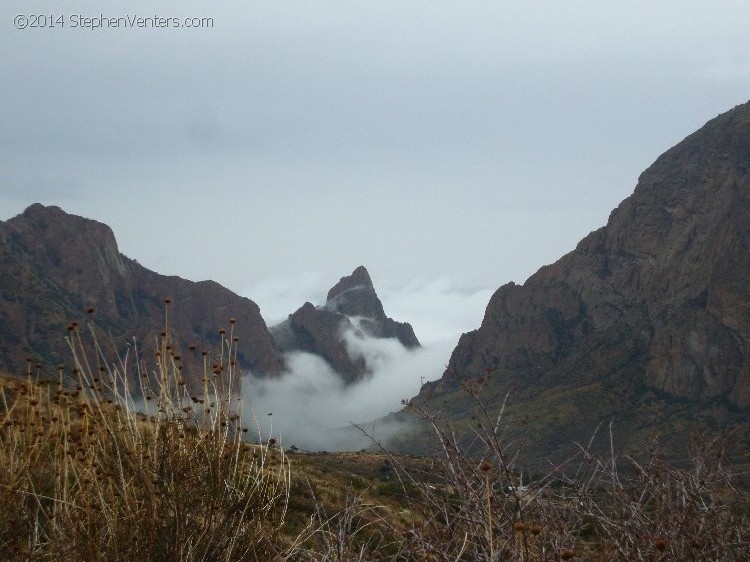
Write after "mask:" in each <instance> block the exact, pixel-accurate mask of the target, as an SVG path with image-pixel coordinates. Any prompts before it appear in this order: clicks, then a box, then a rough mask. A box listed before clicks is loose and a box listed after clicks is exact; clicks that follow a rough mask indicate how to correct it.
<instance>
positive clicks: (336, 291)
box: [271, 266, 419, 383]
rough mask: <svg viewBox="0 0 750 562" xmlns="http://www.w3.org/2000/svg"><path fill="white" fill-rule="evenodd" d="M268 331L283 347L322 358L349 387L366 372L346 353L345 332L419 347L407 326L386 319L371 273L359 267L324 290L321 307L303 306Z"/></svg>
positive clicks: (366, 368) (360, 361)
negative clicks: (328, 289)
mask: <svg viewBox="0 0 750 562" xmlns="http://www.w3.org/2000/svg"><path fill="white" fill-rule="evenodd" d="M271 332H272V334H273V336H274V338H275V339H276V341H277V343H278V344H279V346H280V347H281V348H282V349H284V350H285V351H304V352H307V353H314V354H316V355H319V356H321V357H322V358H323V359H325V360H326V361H327V362H328V364H329V365H330V366H331V367H332V368H333V369H334V370H335V371H336V372H337V373H338V374H339V375H341V377H342V378H343V379H344V381H345V382H347V383H351V382H355V381H357V380H359V379H361V378H362V377H363V376H365V375H366V374H367V373H369V372H370V369H369V366H368V365H367V363H366V361H365V359H364V358H363V357H361V356H356V355H353V354H351V353H350V352H349V351H348V350H347V345H346V340H345V337H344V334H345V333H349V334H353V335H354V336H355V337H356V336H357V334H359V336H360V337H362V336H368V337H373V338H396V339H398V340H399V341H400V342H401V344H402V345H403V346H404V347H406V348H414V347H419V341H418V340H417V337H416V335H414V330H413V329H412V327H411V326H410V325H409V324H407V323H402V322H396V321H395V320H393V319H391V318H388V317H387V316H386V315H385V311H384V310H383V304H382V303H381V302H380V299H379V298H378V295H377V293H376V292H375V288H374V286H373V284H372V280H371V279H370V274H369V273H368V271H367V269H365V268H364V267H362V266H360V267H358V268H357V269H355V270H354V272H352V274H351V275H349V276H347V277H342V278H341V280H339V282H338V283H337V284H336V285H335V286H334V287H332V288H331V290H330V291H328V296H327V299H326V303H325V304H324V305H323V306H321V307H315V306H314V305H313V304H311V303H309V302H308V303H305V304H304V305H303V306H302V307H301V308H299V309H298V310H297V311H296V312H294V314H290V315H289V318H288V319H287V320H285V321H284V322H282V323H281V324H279V325H278V326H274V327H273V328H271Z"/></svg>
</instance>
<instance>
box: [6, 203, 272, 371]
mask: <svg viewBox="0 0 750 562" xmlns="http://www.w3.org/2000/svg"><path fill="white" fill-rule="evenodd" d="M166 297H169V298H170V299H171V301H172V303H173V304H172V305H171V308H170V328H171V330H170V331H173V332H174V334H175V335H176V336H177V337H178V338H179V339H180V342H181V344H182V346H183V347H185V348H186V347H187V346H188V345H189V343H195V344H196V345H197V346H199V348H201V347H208V348H212V347H215V346H216V345H217V344H218V343H219V333H218V331H219V329H221V328H226V329H228V328H229V318H230V317H234V318H235V319H236V332H237V335H238V337H239V338H240V339H239V342H238V343H239V355H238V359H239V361H240V363H241V364H242V365H243V366H244V367H246V368H251V369H253V370H254V371H256V372H263V373H267V374H275V373H279V372H280V371H281V370H282V368H283V363H282V361H281V359H280V352H279V350H278V348H277V347H276V345H275V343H274V342H273V339H272V338H271V335H270V333H269V332H268V329H267V327H266V325H265V322H264V321H263V319H262V318H261V316H260V311H259V309H258V306H257V305H256V304H255V303H254V302H252V301H251V300H249V299H246V298H243V297H240V296H238V295H236V294H234V293H232V292H231V291H229V290H228V289H225V288H224V287H221V286H220V285H219V284H217V283H214V282H212V281H203V282H200V283H194V282H191V281H187V280H185V279H181V278H179V277H167V276H163V275H159V274H157V273H154V272H153V271H149V270H148V269H146V268H144V267H142V266H140V265H139V264H138V263H137V262H135V261H133V260H130V259H128V258H127V257H125V256H123V255H122V254H120V253H119V251H118V248H117V242H116V241H115V237H114V234H113V233H112V230H111V229H110V228H109V227H108V226H106V225H104V224H101V223H98V222H96V221H93V220H89V219H84V218H82V217H77V216H74V215H69V214H67V213H65V212H64V211H62V210H61V209H59V208H57V207H44V206H42V205H39V204H35V205H32V206H30V207H29V208H28V209H26V211H24V213H23V214H21V215H19V216H17V217H14V218H12V219H10V220H8V221H6V222H4V223H0V350H2V351H0V366H1V367H2V368H4V369H6V370H9V371H17V370H18V369H19V368H20V366H21V364H22V363H23V360H24V357H26V356H31V357H34V359H35V361H43V362H47V363H50V364H56V363H59V362H66V360H67V358H68V357H69V351H68V350H67V347H66V344H65V342H64V339H63V338H64V336H65V335H66V326H67V325H68V323H69V322H71V321H72V320H77V319H81V318H84V317H86V310H87V309H88V308H89V307H92V308H94V309H95V315H94V318H95V321H96V323H97V326H98V327H99V329H100V330H102V331H104V333H109V334H111V335H112V336H113V338H114V340H115V341H116V342H120V343H122V344H124V343H125V342H126V341H128V340H130V339H131V337H132V336H136V337H137V338H138V339H139V340H140V341H141V342H142V343H143V344H144V345H145V346H148V345H149V344H150V342H152V341H154V337H156V336H158V335H159V334H160V333H161V331H163V329H164V302H163V301H164V298H166Z"/></svg>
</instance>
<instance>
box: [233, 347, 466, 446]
mask: <svg viewBox="0 0 750 562" xmlns="http://www.w3.org/2000/svg"><path fill="white" fill-rule="evenodd" d="M344 337H345V340H346V342H347V345H348V347H349V351H350V353H351V354H352V355H355V356H356V355H361V356H364V357H365V359H366V360H367V363H368V365H369V366H370V367H371V368H372V371H373V373H372V374H371V375H369V376H367V377H366V378H365V379H364V380H362V381H361V382H358V383H355V384H351V385H349V386H346V385H344V384H343V382H342V380H341V377H340V376H339V375H338V374H336V373H335V372H334V371H333V370H332V369H331V368H330V366H329V365H328V364H327V363H326V362H325V361H324V360H322V359H321V358H319V357H318V356H316V355H312V354H309V353H300V352H297V353H291V354H289V355H288V356H287V363H288V365H289V371H288V372H287V373H285V374H284V375H283V376H281V377H278V378H273V379H271V378H256V377H253V376H252V375H247V376H245V377H244V378H243V387H242V392H243V397H244V400H245V404H244V410H245V416H246V423H249V424H252V425H254V426H256V424H257V427H258V428H259V429H260V433H261V435H262V436H263V438H264V439H266V438H268V436H269V435H271V434H273V436H274V437H277V438H279V439H280V441H281V443H282V444H283V445H284V446H285V447H287V448H288V447H291V446H292V445H295V446H297V447H299V448H300V449H304V450H310V451H320V450H358V449H362V448H365V447H368V446H370V445H372V441H371V440H370V439H369V438H367V437H366V436H365V435H363V434H362V433H361V432H359V431H358V430H356V429H355V428H353V426H352V425H351V424H352V423H356V424H358V425H360V424H361V425H362V426H363V427H364V428H366V430H367V431H368V433H370V434H371V435H372V437H374V438H375V439H377V440H382V439H385V438H386V437H387V436H388V435H390V434H391V433H392V432H393V431H397V430H398V427H395V426H394V424H391V425H390V426H386V424H384V423H383V422H375V423H373V422H374V420H376V419H377V418H380V417H381V416H384V415H386V414H388V413H389V412H394V411H397V410H399V409H400V408H401V400H403V399H405V398H410V397H411V396H414V395H415V394H417V392H419V388H420V386H421V385H422V383H423V382H424V381H426V380H432V379H435V378H437V377H439V376H440V375H441V374H442V372H443V370H444V369H445V361H446V357H447V356H448V355H450V352H451V350H452V348H453V345H454V344H455V342H453V341H444V342H443V343H442V345H438V344H432V345H430V346H429V347H425V348H422V349H416V350H407V349H405V348H404V347H403V346H402V345H401V344H400V343H399V342H398V340H396V339H382V340H379V339H374V338H362V337H358V336H356V335H354V333H347V334H345V336H344ZM269 413H271V414H272V415H271V416H269V415H268V414H269ZM253 416H254V419H253Z"/></svg>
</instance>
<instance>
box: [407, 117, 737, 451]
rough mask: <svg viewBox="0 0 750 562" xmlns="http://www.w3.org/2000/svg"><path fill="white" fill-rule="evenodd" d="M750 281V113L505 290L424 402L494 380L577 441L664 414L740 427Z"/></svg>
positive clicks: (697, 141) (689, 145)
mask: <svg viewBox="0 0 750 562" xmlns="http://www.w3.org/2000/svg"><path fill="white" fill-rule="evenodd" d="M748 279H750V103H746V104H744V105H741V106H738V107H736V108H734V109H733V110H731V111H729V112H727V113H725V114H723V115H720V116H718V117H717V118H715V119H713V120H711V121H709V122H708V123H707V124H706V125H705V126H704V127H702V128H701V129H700V130H698V131H697V132H695V133H693V134H692V135H690V136H688V137H687V138H686V139H685V140H683V141H682V142H680V143H679V144H677V145H676V146H675V147H673V148H672V149H670V150H668V151H667V152H666V153H664V154H663V155H662V156H660V157H659V158H658V159H657V160H656V161H655V162H654V164H653V165H652V166H650V167H649V168H648V169H647V170H646V171H645V172H644V173H643V174H641V176H640V178H639V181H638V185H637V186H636V188H635V191H634V193H633V194H632V195H631V196H630V197H628V198H627V199H625V200H624V201H623V202H622V203H621V204H620V205H619V206H618V207H617V208H616V209H615V210H614V211H613V212H612V214H611V215H610V218H609V221H608V223H607V225H606V226H604V227H602V228H600V229H599V230H597V231H595V232H592V233H591V234H590V235H588V236H587V237H586V238H585V239H584V240H582V241H581V242H580V243H579V244H578V246H577V247H576V249H575V250H573V251H572V252H570V253H569V254H567V255H565V256H563V257H562V258H560V260H558V261H557V262H556V263H554V264H552V265H549V266H545V267H543V268H541V269H540V270H539V271H538V272H537V273H535V274H534V275H532V276H531V277H530V278H529V279H528V280H527V281H526V282H525V283H524V284H523V285H516V284H513V283H509V284H507V285H505V286H503V287H500V288H499V289H498V291H497V292H496V293H495V294H494V295H493V297H492V299H491V300H490V303H489V304H488V306H487V310H486V313H485V317H484V320H483V321H482V325H481V327H480V328H479V329H477V330H475V331H473V332H470V333H468V334H464V336H462V338H461V339H460V341H459V344H458V346H457V347H456V349H455V350H454V352H453V355H452V357H451V360H450V363H449V366H448V370H447V371H446V374H445V375H444V376H443V378H442V379H441V380H440V381H439V382H436V383H431V384H429V385H427V386H426V387H425V388H424V389H423V392H422V393H420V396H422V397H426V396H428V395H430V394H432V395H434V393H437V394H440V393H443V392H445V393H452V392H455V389H456V382H455V377H456V376H459V377H483V376H485V374H486V373H488V372H491V373H495V374H496V376H495V377H494V378H493V380H494V382H495V384H496V385H498V387H504V388H510V387H511V386H514V387H515V388H517V391H516V397H517V399H518V400H519V401H520V402H523V404H524V406H523V407H524V409H525V411H532V412H534V411H536V412H542V411H543V412H546V413H545V414H544V415H545V416H547V417H548V418H549V417H550V416H553V414H554V416H553V417H555V419H556V423H555V424H547V425H546V426H544V427H545V428H554V431H557V432H558V437H560V436H562V435H564V436H565V438H567V439H569V440H570V439H582V438H585V435H584V434H582V433H576V431H588V430H590V428H592V427H594V426H595V425H596V424H597V423H599V422H600V421H602V420H609V419H612V418H615V419H617V420H624V421H622V422H621V423H623V424H625V427H626V428H629V429H630V430H632V433H633V435H635V434H636V433H637V432H636V431H635V429H636V428H642V427H645V426H644V425H643V424H642V423H641V424H640V425H639V416H638V414H637V413H636V412H638V411H649V412H650V411H652V409H653V408H654V407H655V406H654V405H655V404H661V407H663V409H664V410H663V411H664V412H670V411H671V412H673V416H675V417H673V419H672V422H670V423H678V424H684V423H692V420H686V419H684V418H682V419H680V420H679V421H675V420H677V419H678V418H679V417H680V416H689V415H691V414H688V413H686V412H692V413H693V414H692V415H699V414H698V413H700V412H708V413H710V417H714V418H715V419H718V418H720V417H721V416H723V417H724V419H731V417H732V416H733V415H734V414H732V412H736V411H742V410H743V409H745V412H746V411H747V410H746V409H747V408H749V407H750V308H749V307H748V306H747V303H748V302H750V284H748V282H747V280H748ZM581 389H588V390H587V391H583V390H581ZM557 396H564V397H566V398H564V399H560V400H559V402H558V408H559V409H557V410H556V409H555V407H553V406H552V405H553V404H554V403H555V401H556V400H558V399H557V398H556V397H557ZM542 397H543V400H541V398H542ZM459 402H460V400H459V401H457V402H456V403H459ZM670 408H672V409H671V410H670ZM571 411H573V412H577V413H578V415H577V416H573V417H571V418H570V419H569V420H568V421H567V422H566V421H564V420H565V419H566V414H565V413H564V412H571ZM680 412H682V413H680ZM722 412H723V413H722ZM667 418H668V415H667V414H665V417H664V419H665V420H666V419H667ZM628 420H629V421H628ZM641 421H642V420H641ZM616 423H617V422H616ZM628 423H630V424H631V425H629V426H628V425H627V424H628ZM624 430H626V429H624ZM544 431H547V434H548V435H551V433H550V432H551V431H552V429H549V430H548V429H544ZM542 433H543V432H542V431H541V430H540V433H538V434H537V435H536V436H535V438H541V437H542ZM558 443H559V440H558Z"/></svg>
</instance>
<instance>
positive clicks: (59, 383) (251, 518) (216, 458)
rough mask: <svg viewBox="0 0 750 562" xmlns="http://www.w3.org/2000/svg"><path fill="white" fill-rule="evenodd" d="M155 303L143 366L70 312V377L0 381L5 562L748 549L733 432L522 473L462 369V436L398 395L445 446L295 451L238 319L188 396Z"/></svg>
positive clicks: (585, 448)
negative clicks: (260, 410) (259, 395)
mask: <svg viewBox="0 0 750 562" xmlns="http://www.w3.org/2000/svg"><path fill="white" fill-rule="evenodd" d="M166 311H167V312H166V321H165V328H164V332H163V333H162V335H161V338H160V339H158V341H157V342H156V344H157V349H156V352H155V353H154V355H153V360H152V364H151V366H150V367H149V368H147V367H146V362H145V361H143V360H142V359H141V358H140V357H139V354H138V350H137V349H136V346H135V344H133V345H131V347H130V348H129V350H128V351H126V353H125V354H124V356H118V355H116V354H114V356H115V360H114V361H108V360H107V359H106V357H105V356H106V355H107V354H106V353H105V352H104V350H103V349H102V348H101V347H100V344H99V341H98V340H97V338H96V335H95V332H94V331H93V329H91V330H89V329H88V327H87V328H86V329H85V330H84V329H79V327H78V326H77V325H72V324H71V326H70V331H69V335H68V337H69V343H70V347H71V353H72V356H73V364H72V372H73V374H74V379H73V380H74V382H73V383H72V386H71V385H67V386H66V385H65V380H64V378H65V377H63V370H64V369H63V368H62V367H61V368H60V372H59V377H58V380H56V381H51V382H50V381H46V382H45V381H39V380H38V373H35V372H34V368H33V366H32V364H31V363H29V367H28V372H27V375H26V378H25V380H19V379H0V422H1V425H0V441H1V443H0V445H2V448H1V449H0V551H1V552H2V553H3V557H4V559H7V560H66V561H70V560H72V561H78V560H81V561H83V560H86V561H89V560H123V561H124V560H128V561H130V560H179V561H191V560H331V561H333V560H335V561H340V562H344V561H351V560H361V561H365V560H403V561H411V560H420V561H426V560H433V561H448V560H451V561H460V560H466V561H475V560H479V561H481V560H487V561H496V560H519V561H536V560H538V561H546V560H570V559H574V560H746V559H748V558H750V556H748V553H749V552H750V526H749V525H748V520H747V508H748V502H747V490H746V488H745V487H743V483H742V480H741V478H740V477H739V475H738V474H737V473H736V472H734V471H733V470H732V469H731V467H730V466H729V465H728V464H727V462H726V458H727V455H728V452H729V451H728V444H729V443H731V436H724V437H722V438H714V439H708V438H704V437H703V436H700V435H696V439H695V441H694V447H693V451H692V453H693V455H692V464H690V465H689V466H681V467H675V466H672V465H670V464H669V463H667V462H666V461H665V460H664V459H662V458H661V457H660V455H659V452H658V439H657V438H655V439H654V442H653V444H652V446H651V447H649V448H647V449H646V450H644V452H643V454H642V455H641V456H639V457H638V458H635V457H626V458H623V459H620V458H618V457H617V455H616V454H615V447H614V445H612V446H611V452H610V454H609V455H608V456H606V457H601V456H597V455H594V454H593V453H592V452H591V451H592V447H591V443H588V444H582V445H580V446H579V452H578V454H577V455H575V456H574V457H572V458H570V459H568V460H567V461H566V462H563V463H561V464H559V465H549V467H548V470H546V471H545V473H544V474H541V475H535V476H533V477H530V476H529V475H528V474H526V476H525V477H524V478H523V479H522V478H521V475H522V474H524V471H523V469H524V467H523V466H521V465H520V464H519V461H518V459H519V456H518V450H519V448H518V444H517V443H516V442H515V441H514V434H515V433H514V431H515V430H514V425H513V423H512V422H511V421H510V420H508V419H507V416H506V414H505V408H504V407H502V408H500V411H499V412H490V411H489V410H488V409H487V408H486V407H485V406H484V404H483V403H482V401H481V399H480V397H479V395H478V393H477V392H476V389H475V388H473V387H472V386H469V385H468V384H467V385H466V386H465V391H466V392H467V393H469V395H470V396H471V397H472V398H473V399H474V403H475V405H476V408H475V409H476V411H475V417H474V421H475V424H474V426H473V427H472V428H471V430H470V431H469V432H468V434H467V432H466V431H464V432H463V433H461V434H459V432H458V430H456V429H455V427H454V426H453V425H452V423H451V421H450V420H449V419H446V418H445V417H443V416H441V415H440V414H439V412H435V411H432V410H431V409H430V408H429V405H425V404H417V403H410V404H407V406H408V407H409V408H411V409H412V410H413V411H414V412H415V413H416V414H417V415H418V416H419V417H421V419H422V420H423V421H424V422H425V423H427V424H428V425H429V426H430V427H431V428H432V432H433V434H434V437H435V443H436V444H437V447H438V454H437V455H434V456H430V457H421V458H414V457H405V456H397V455H394V454H392V453H390V452H389V451H387V450H385V449H383V450H382V451H381V452H380V453H377V454H373V453H365V452H361V453H339V454H302V453H298V454H293V455H287V454H286V453H285V452H284V450H283V449H282V448H281V447H280V444H279V443H276V441H275V439H274V438H273V437H272V436H270V435H269V436H265V437H264V436H261V435H259V433H258V431H257V428H248V427H246V426H245V425H243V424H244V422H243V420H244V419H251V418H252V416H250V415H248V413H247V412H242V411H241V408H242V401H241V400H237V396H236V392H235V389H236V388H237V387H238V385H237V384H236V383H237V375H238V372H237V367H236V357H235V349H236V345H235V344H236V338H235V337H234V333H233V322H230V329H229V332H228V333H226V332H225V333H223V334H222V336H223V338H222V349H221V350H219V351H218V352H216V353H215V354H208V353H206V354H204V355H201V358H202V359H201V361H200V362H202V373H200V385H198V386H199V387H201V391H200V392H198V393H197V394H195V395H191V393H190V392H188V390H187V387H188V386H189V385H188V384H185V383H186V381H185V380H183V368H182V361H181V359H180V355H179V353H178V352H177V351H176V350H175V349H173V347H172V344H171V342H172V338H171V337H170V335H169V325H168V313H169V303H167V306H166ZM605 429H606V428H605ZM601 433H603V434H606V433H607V432H606V431H604V430H603V431H602V432H601ZM250 435H252V436H253V439H254V441H256V443H255V444H251V443H250V442H249V439H250V437H249V436H250ZM610 436H611V432H610ZM603 437H605V438H606V435H604V436H603ZM592 441H593V438H592ZM477 451H479V452H481V455H480V456H477ZM290 459H291V460H290Z"/></svg>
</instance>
